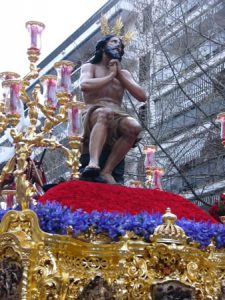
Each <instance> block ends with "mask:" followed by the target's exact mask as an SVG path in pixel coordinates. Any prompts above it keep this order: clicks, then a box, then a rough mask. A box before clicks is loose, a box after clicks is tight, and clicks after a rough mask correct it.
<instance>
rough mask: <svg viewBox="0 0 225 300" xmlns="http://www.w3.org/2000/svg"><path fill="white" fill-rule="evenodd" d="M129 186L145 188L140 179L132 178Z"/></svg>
mask: <svg viewBox="0 0 225 300" xmlns="http://www.w3.org/2000/svg"><path fill="white" fill-rule="evenodd" d="M129 187H132V188H143V183H142V182H141V181H139V180H130V182H129Z"/></svg>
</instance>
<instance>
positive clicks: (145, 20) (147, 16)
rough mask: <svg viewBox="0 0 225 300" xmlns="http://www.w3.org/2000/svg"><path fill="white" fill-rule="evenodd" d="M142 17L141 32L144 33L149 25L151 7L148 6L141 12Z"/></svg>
mask: <svg viewBox="0 0 225 300" xmlns="http://www.w3.org/2000/svg"><path fill="white" fill-rule="evenodd" d="M142 15H143V27H142V32H143V33H145V32H146V31H147V30H148V29H149V27H150V24H151V15H152V6H151V5H148V6H147V7H146V8H145V9H144V10H143V12H142Z"/></svg>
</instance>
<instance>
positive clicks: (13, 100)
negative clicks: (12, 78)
mask: <svg viewBox="0 0 225 300" xmlns="http://www.w3.org/2000/svg"><path fill="white" fill-rule="evenodd" d="M19 92H20V84H12V85H11V86H10V112H11V113H12V114H15V113H17V110H18V109H17V106H18V100H19Z"/></svg>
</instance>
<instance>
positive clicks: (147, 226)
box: [0, 201, 225, 248]
mask: <svg viewBox="0 0 225 300" xmlns="http://www.w3.org/2000/svg"><path fill="white" fill-rule="evenodd" d="M17 209H19V208H17ZM31 209H32V210H33V211H34V212H35V213H36V214H37V216H38V219H39V223H40V227H41V229H42V230H43V231H45V232H49V233H52V234H66V231H67V227H68V226H72V228H73V231H74V236H76V235H78V234H80V233H85V232H86V231H87V230H88V228H89V227H93V228H95V230H96V232H97V233H101V232H104V233H107V234H108V235H109V236H110V237H111V238H112V239H113V240H117V239H118V238H119V237H120V236H123V235H124V234H125V233H126V231H133V232H134V233H135V234H136V235H138V236H141V237H144V239H145V240H147V241H149V236H150V235H151V234H153V232H154V230H155V228H156V227H157V226H158V225H160V224H162V215H161V214H159V213H156V214H150V213H148V212H142V213H139V214H137V215H131V214H128V213H123V214H122V213H118V212H107V211H103V212H98V211H92V212H91V213H87V212H85V211H83V210H82V209H77V210H76V211H74V212H72V211H71V210H70V208H68V207H66V206H61V205H60V204H59V203H57V202H52V201H51V202H46V203H45V204H41V203H38V204H37V205H36V206H31ZM8 210H9V209H7V210H0V220H1V219H2V217H3V216H4V214H5V213H6V212H7V211H8ZM177 225H178V226H180V227H182V228H183V230H184V231H185V233H186V235H187V236H188V237H190V238H191V239H192V240H193V241H196V242H198V243H199V244H200V245H201V246H202V247H206V246H208V245H209V244H210V242H211V240H212V239H214V240H215V242H216V245H217V247H218V248H221V247H225V226H224V225H222V224H212V223H209V222H195V221H191V220H188V219H186V218H182V219H180V220H179V221H178V222H177Z"/></svg>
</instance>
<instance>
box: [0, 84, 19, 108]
mask: <svg viewBox="0 0 225 300" xmlns="http://www.w3.org/2000/svg"><path fill="white" fill-rule="evenodd" d="M2 87H3V88H4V95H5V106H6V114H16V113H20V107H21V104H20V100H19V94H20V87H21V82H20V80H13V79H10V80H5V81H3V82H2Z"/></svg>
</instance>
